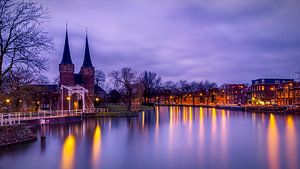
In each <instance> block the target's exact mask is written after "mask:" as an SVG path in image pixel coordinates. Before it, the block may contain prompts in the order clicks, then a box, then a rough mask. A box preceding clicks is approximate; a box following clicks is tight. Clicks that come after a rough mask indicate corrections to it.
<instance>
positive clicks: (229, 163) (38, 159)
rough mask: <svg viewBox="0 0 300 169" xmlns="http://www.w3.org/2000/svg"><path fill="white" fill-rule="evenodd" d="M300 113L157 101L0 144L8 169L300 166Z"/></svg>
mask: <svg viewBox="0 0 300 169" xmlns="http://www.w3.org/2000/svg"><path fill="white" fill-rule="evenodd" d="M299 139H300V117H299V116H283V115H274V114H262V113H245V112H239V111H228V110H216V109H211V108H199V107H159V108H158V107H157V108H156V109H155V110H154V111H152V112H142V113H141V114H140V116H139V117H133V118H99V119H86V120H84V121H83V122H81V123H70V124H59V125H50V126H47V127H46V139H40V137H39V139H38V140H37V141H34V142H30V143H24V144H19V145H13V146H9V147H5V148H1V149H0V168H1V169H24V168H28V169H40V168H43V169H56V168H58V169H59V168H60V169H89V168H91V169H96V168H104V169H106V168H108V169H110V168H113V169H119V168H123V169H126V168H127V169H137V168H143V169H148V168H165V169H175V168H182V169H188V168H228V169H233V168H236V169H240V168H261V169H265V168H270V169H280V168H291V169H294V168H295V169H296V168H299V167H300V160H299V159H300V156H299V155H300V145H299V143H300V141H299Z"/></svg>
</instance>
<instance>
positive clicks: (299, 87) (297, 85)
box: [276, 81, 300, 106]
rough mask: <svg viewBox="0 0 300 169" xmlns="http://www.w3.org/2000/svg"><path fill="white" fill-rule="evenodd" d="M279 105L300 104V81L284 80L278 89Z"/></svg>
mask: <svg viewBox="0 0 300 169" xmlns="http://www.w3.org/2000/svg"><path fill="white" fill-rule="evenodd" d="M276 97H277V104H278V105H279V106H292V105H294V106H300V82H294V81H290V82H284V83H282V84H281V85H279V86H278V88H277V89H276Z"/></svg>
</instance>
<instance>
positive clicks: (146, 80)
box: [139, 71, 161, 102]
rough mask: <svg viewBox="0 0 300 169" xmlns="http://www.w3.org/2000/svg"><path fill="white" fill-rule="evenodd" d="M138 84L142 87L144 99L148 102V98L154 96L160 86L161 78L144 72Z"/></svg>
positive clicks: (152, 73)
mask: <svg viewBox="0 0 300 169" xmlns="http://www.w3.org/2000/svg"><path fill="white" fill-rule="evenodd" d="M139 80H140V82H141V83H142V84H143V85H144V88H145V90H144V94H143V95H144V99H145V102H149V98H150V97H152V96H153V95H154V93H155V92H156V91H157V90H158V88H159V86H160V84H161V77H160V76H158V75H157V74H156V73H154V72H150V71H144V72H143V73H142V74H141V75H140V77H139Z"/></svg>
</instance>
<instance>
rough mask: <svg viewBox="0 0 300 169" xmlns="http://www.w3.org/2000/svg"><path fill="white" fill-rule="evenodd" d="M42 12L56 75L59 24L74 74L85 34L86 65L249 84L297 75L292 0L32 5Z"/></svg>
mask: <svg viewBox="0 0 300 169" xmlns="http://www.w3.org/2000/svg"><path fill="white" fill-rule="evenodd" d="M36 1H37V2H40V3H41V5H42V6H43V7H45V8H48V10H49V12H50V13H49V16H50V20H49V22H47V23H44V25H43V26H44V28H45V31H47V32H49V35H50V36H52V38H53V40H54V45H55V48H54V50H53V51H52V52H51V53H47V54H45V55H46V57H48V60H49V68H50V69H49V79H50V80H52V79H54V78H55V77H57V76H58V64H59V63H60V61H61V58H62V53H63V47H64V46H63V44H64V39H65V29H66V21H67V22H68V32H69V42H70V50H71V56H72V60H73V63H74V64H75V69H76V71H77V72H78V71H79V69H80V67H81V65H82V62H83V55H84V45H85V35H86V30H87V34H88V38H89V45H90V52H91V57H92V61H93V65H94V67H95V68H96V69H100V70H103V71H104V72H105V73H106V75H107V74H108V73H109V72H111V71H113V70H119V69H120V68H122V67H132V68H133V69H134V70H136V71H137V72H142V71H144V70H149V71H153V72H156V73H157V74H159V75H160V76H161V77H162V78H163V79H164V80H174V81H177V80H182V79H183V80H188V81H200V80H210V81H214V82H217V83H218V84H222V83H250V81H251V80H253V79H256V78H296V77H297V76H296V72H300V29H299V27H300V1H299V0H36Z"/></svg>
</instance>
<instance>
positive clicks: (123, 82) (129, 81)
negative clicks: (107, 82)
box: [109, 67, 137, 111]
mask: <svg viewBox="0 0 300 169" xmlns="http://www.w3.org/2000/svg"><path fill="white" fill-rule="evenodd" d="M109 75H110V77H111V78H112V82H113V84H114V85H115V87H116V88H121V89H123V90H124V92H125V99H126V101H127V104H128V107H127V110H128V111H130V108H131V100H132V97H133V89H134V88H133V87H134V86H133V85H134V84H135V83H136V81H137V80H136V79H137V78H136V73H135V72H134V71H133V70H132V69H131V68H129V67H125V68H122V69H121V70H119V71H113V72H111V73H110V74H109Z"/></svg>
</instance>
